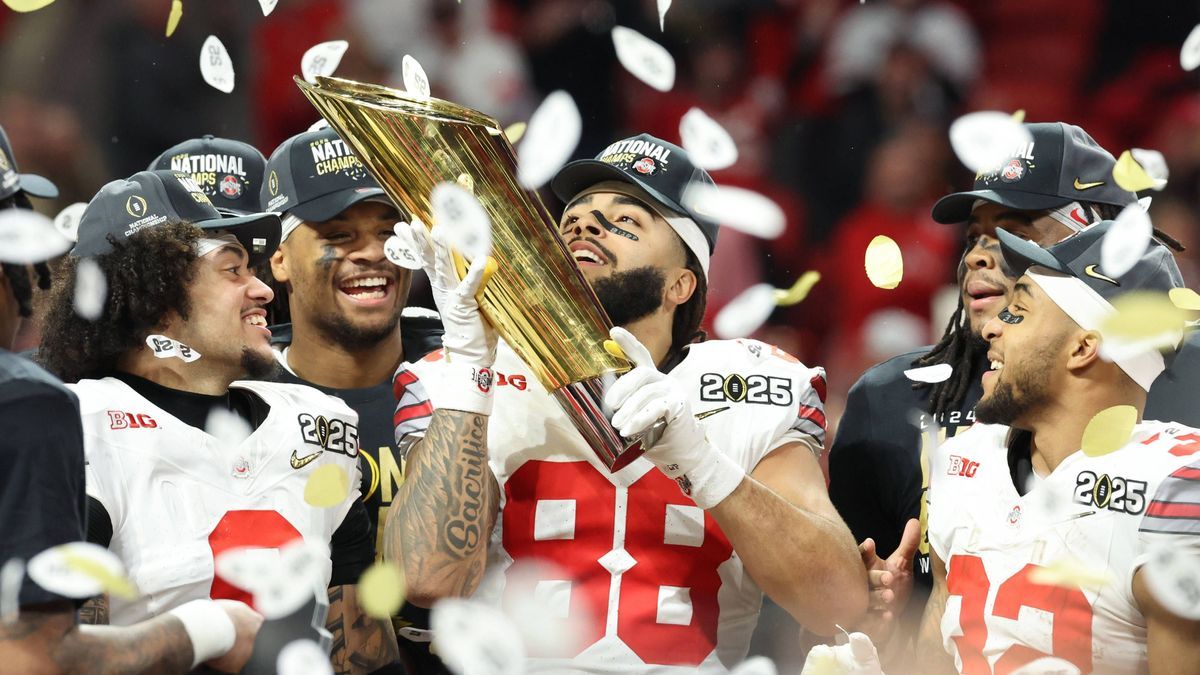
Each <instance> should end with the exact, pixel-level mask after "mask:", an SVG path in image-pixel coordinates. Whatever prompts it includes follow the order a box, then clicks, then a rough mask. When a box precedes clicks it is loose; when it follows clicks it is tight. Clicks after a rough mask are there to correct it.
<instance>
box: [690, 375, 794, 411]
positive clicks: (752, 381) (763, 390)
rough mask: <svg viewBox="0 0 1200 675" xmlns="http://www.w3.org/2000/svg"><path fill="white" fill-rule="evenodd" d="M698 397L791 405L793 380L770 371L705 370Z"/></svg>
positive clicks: (720, 400)
mask: <svg viewBox="0 0 1200 675" xmlns="http://www.w3.org/2000/svg"><path fill="white" fill-rule="evenodd" d="M700 400H701V401H714V402H723V401H731V402H733V403H758V404H763V405H779V406H790V405H792V401H793V397H792V381H791V379H789V378H786V377H774V376H772V375H757V374H756V375H747V376H745V377H743V376H741V375H738V374H737V373H733V374H730V375H721V374H719V373H704V374H703V375H701V376H700Z"/></svg>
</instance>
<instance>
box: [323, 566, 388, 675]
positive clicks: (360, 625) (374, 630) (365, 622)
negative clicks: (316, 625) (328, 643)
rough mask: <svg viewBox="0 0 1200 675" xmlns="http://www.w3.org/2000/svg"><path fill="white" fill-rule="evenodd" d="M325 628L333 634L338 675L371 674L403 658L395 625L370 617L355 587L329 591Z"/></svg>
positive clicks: (332, 654)
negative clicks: (360, 602) (327, 615)
mask: <svg viewBox="0 0 1200 675" xmlns="http://www.w3.org/2000/svg"><path fill="white" fill-rule="evenodd" d="M347 626H349V627H348V628H347ZM325 627H326V628H328V629H329V632H330V633H332V634H333V648H332V649H331V650H330V653H329V660H330V663H331V664H332V665H333V671H334V672H335V673H337V674H338V675H359V674H360V673H371V672H374V671H375V670H378V669H379V668H381V667H383V666H386V665H388V664H390V663H394V662H395V661H397V660H398V659H399V658H400V649H399V647H397V646H396V634H395V633H393V632H392V624H391V622H390V621H381V620H379V619H373V618H371V617H369V616H367V615H366V613H364V612H363V611H362V609H361V608H360V607H359V605H358V597H357V588H356V587H354V586H334V587H333V588H331V589H329V618H328V620H327V621H326V625H325Z"/></svg>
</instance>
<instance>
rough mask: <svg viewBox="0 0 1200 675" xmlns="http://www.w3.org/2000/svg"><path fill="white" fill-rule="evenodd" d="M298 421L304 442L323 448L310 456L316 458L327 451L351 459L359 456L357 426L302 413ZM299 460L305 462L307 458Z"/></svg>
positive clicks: (297, 418) (341, 420)
mask: <svg viewBox="0 0 1200 675" xmlns="http://www.w3.org/2000/svg"><path fill="white" fill-rule="evenodd" d="M296 420H297V421H298V422H299V423H300V437H301V438H302V439H304V442H305V443H308V444H309V445H315V446H317V447H319V448H321V450H320V451H318V452H317V453H314V455H310V456H315V455H316V454H320V452H323V451H325V450H328V451H329V452H336V453H338V454H341V455H347V456H349V457H357V456H358V427H357V426H355V425H353V424H350V423H349V422H347V421H345V420H343V419H339V418H337V417H334V418H333V419H329V418H327V417H325V416H324V415H316V416H314V415H312V414H309V413H300V414H299V415H298V416H297V417H296ZM293 454H295V453H293ZM299 459H300V461H303V460H304V459H307V457H301V458H299ZM309 461H311V460H309ZM294 463H295V462H293V464H294ZM305 463H307V462H305ZM301 466H303V464H302V465H301Z"/></svg>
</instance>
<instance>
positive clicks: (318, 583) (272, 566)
mask: <svg viewBox="0 0 1200 675" xmlns="http://www.w3.org/2000/svg"><path fill="white" fill-rule="evenodd" d="M327 466H328V465H327ZM215 564H216V571H217V574H219V575H220V576H221V578H222V579H225V580H226V581H228V582H229V583H231V584H233V585H235V586H237V587H239V588H242V589H245V590H246V591H249V592H250V593H251V594H252V595H253V596H254V608H255V609H256V610H258V612H259V613H260V614H262V615H263V616H264V617H265V618H267V619H278V618H282V617H285V616H289V615H291V614H292V613H293V612H295V611H296V610H298V609H300V608H301V607H303V606H304V605H305V603H308V602H310V601H312V600H313V598H314V596H315V594H316V593H317V591H318V589H324V587H325V581H326V576H325V575H326V574H327V571H326V570H327V566H328V565H329V547H328V546H327V545H326V544H324V543H322V542H319V541H315V540H305V539H303V538H297V539H293V540H292V541H290V542H288V543H286V544H284V545H283V546H280V547H279V548H277V549H274V548H269V549H264V548H257V547H242V548H234V549H229V550H226V551H224V552H223V553H221V555H219V556H217V559H216V562H215ZM322 593H323V590H322Z"/></svg>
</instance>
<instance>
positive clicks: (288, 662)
mask: <svg viewBox="0 0 1200 675" xmlns="http://www.w3.org/2000/svg"><path fill="white" fill-rule="evenodd" d="M275 672H277V673H278V675H333V666H332V665H330V663H329V653H328V652H327V651H326V650H324V649H321V645H319V644H317V643H315V642H313V641H312V640H293V641H292V642H289V643H287V644H286V645H284V647H283V649H281V650H279V656H278V657H277V658H276V659H275Z"/></svg>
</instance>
